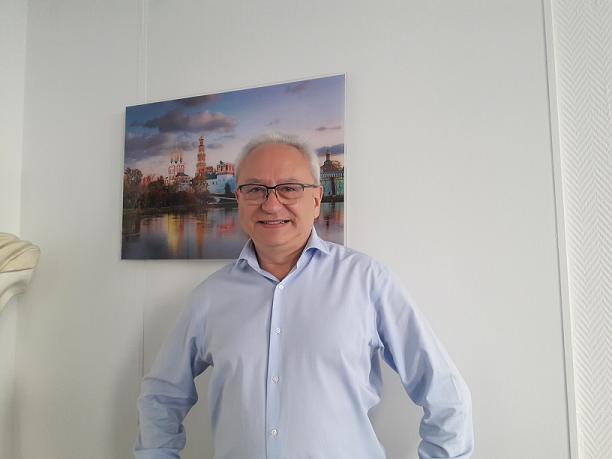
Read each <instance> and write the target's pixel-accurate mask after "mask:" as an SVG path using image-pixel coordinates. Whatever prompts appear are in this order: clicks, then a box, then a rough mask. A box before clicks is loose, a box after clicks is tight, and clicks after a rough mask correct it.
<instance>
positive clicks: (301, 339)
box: [135, 135, 473, 459]
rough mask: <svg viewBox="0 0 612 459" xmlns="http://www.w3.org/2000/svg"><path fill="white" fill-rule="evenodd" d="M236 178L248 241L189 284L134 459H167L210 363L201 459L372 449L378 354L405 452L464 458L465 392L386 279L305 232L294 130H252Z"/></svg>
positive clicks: (304, 196) (314, 201)
mask: <svg viewBox="0 0 612 459" xmlns="http://www.w3.org/2000/svg"><path fill="white" fill-rule="evenodd" d="M237 183H238V189H237V191H236V197H237V199H238V208H239V215H240V223H241V225H242V227H243V228H244V230H245V231H246V232H247V233H248V235H249V236H250V240H249V241H248V242H247V244H246V245H245V246H244V249H243V250H242V253H241V254H240V256H239V258H238V260H236V262H234V263H231V264H229V265H227V266H226V267H224V268H222V269H221V270H219V271H217V272H216V273H214V274H213V275H211V276H210V277H209V278H208V279H206V280H205V281H204V282H203V283H202V284H200V285H199V286H198V287H197V288H196V289H195V290H194V291H193V292H192V294H191V296H190V299H189V301H188V304H187V307H186V308H185V310H184V311H183V313H182V314H181V316H180V317H179V319H178V321H177V324H176V325H175V327H174V329H173V330H172V332H171V333H170V335H169V336H168V338H167V339H166V342H165V343H164V345H163V347H162V349H161V351H160V353H159V355H158V357H157V359H156V361H155V363H154V365H153V367H152V369H151V371H150V373H149V374H148V375H147V376H146V377H145V379H144V381H143V385H142V393H141V397H140V398H139V402H138V406H139V412H140V431H139V436H138V439H137V442H136V446H135V455H136V457H137V458H139V459H167V458H178V457H179V452H180V450H181V449H182V448H183V447H184V446H185V433H184V430H183V425H182V422H183V418H184V417H185V415H186V414H187V412H188V411H189V409H190V408H191V407H192V406H193V405H194V404H195V403H196V401H197V394H196V388H195V384H194V379H195V377H196V376H198V375H199V374H200V373H202V372H203V371H204V370H206V368H208V367H209V366H211V367H213V368H212V375H211V380H210V388H209V394H208V395H209V398H210V406H211V409H212V412H211V418H212V425H213V437H214V449H215V458H218V459H221V458H224V459H225V458H227V459H259V458H275V459H276V458H278V459H280V458H286V459H375V458H384V457H385V453H384V450H383V448H382V446H381V445H380V443H379V441H378V439H377V438H376V434H375V432H374V428H373V427H372V424H371V422H370V419H369V417H368V412H369V411H370V409H371V408H372V407H374V406H375V405H376V404H378V402H379V401H380V393H381V373H380V358H381V357H382V358H383V359H384V360H385V361H386V362H387V363H388V364H389V365H390V366H391V368H393V369H394V370H395V371H397V373H398V374H399V376H400V378H401V381H402V384H403V386H404V388H405V389H406V392H407V393H408V395H409V396H410V398H411V399H412V400H413V401H414V402H415V403H417V404H418V405H420V406H422V407H423V409H424V415H423V419H422V421H421V428H420V435H421V437H422V441H421V443H420V445H419V450H418V454H419V457H420V458H422V459H425V458H442V457H444V458H449V457H453V458H468V457H470V454H471V452H472V448H473V433H472V418H471V401H470V394H469V391H468V389H467V387H466V385H465V383H464V382H463V379H462V378H461V376H460V375H459V373H458V371H457V369H456V368H455V366H454V365H453V363H452V362H451V360H450V358H449V357H448V355H447V354H446V352H445V351H444V349H443V348H442V345H441V344H440V342H439V341H438V340H437V339H436V337H435V336H434V334H433V333H432V331H431V329H430V328H429V326H428V325H427V323H426V322H425V320H424V319H423V317H422V316H421V314H420V312H419V311H418V310H417V309H416V308H415V307H414V305H413V304H412V303H411V301H410V299H409V297H408V295H407V294H406V292H405V291H404V290H403V288H402V287H401V285H400V283H399V282H398V280H397V279H396V278H395V277H394V276H393V274H392V273H390V272H389V271H388V270H387V269H386V268H385V267H384V266H382V265H381V264H380V263H377V262H376V261H374V260H372V259H371V258H369V257H368V256H366V255H363V254H361V253H358V252H356V251H354V250H351V249H348V248H346V247H343V246H340V245H337V244H333V243H330V242H326V241H323V240H322V239H320V238H319V237H318V236H317V233H316V232H315V230H314V228H313V221H314V219H315V218H316V217H317V216H318V215H319V210H320V206H321V198H322V194H323V191H322V188H321V186H320V184H319V163H318V160H317V157H316V156H315V155H314V154H313V153H312V152H311V151H310V150H309V149H308V148H307V147H306V146H305V145H304V144H302V143H300V142H299V141H298V140H297V139H296V138H293V137H288V136H283V135H272V136H265V137H261V138H258V139H255V140H254V141H252V142H250V143H249V144H248V145H247V146H246V147H245V149H244V151H243V152H242V155H241V156H240V158H239V159H238V161H237Z"/></svg>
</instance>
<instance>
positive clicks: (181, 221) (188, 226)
mask: <svg viewBox="0 0 612 459" xmlns="http://www.w3.org/2000/svg"><path fill="white" fill-rule="evenodd" d="M315 227H316V229H317V233H319V236H321V237H322V238H323V239H327V240H329V241H333V242H337V243H339V244H342V243H344V203H342V202H335V203H331V202H324V203H322V204H321V215H320V217H319V218H318V219H317V221H316V222H315ZM247 238H248V237H247V235H246V234H245V233H244V231H242V228H241V227H240V223H239V221H238V209H237V208H236V207H228V208H206V209H201V210H197V211H193V210H191V211H183V212H180V211H176V212H161V213H158V214H148V215H142V214H125V215H124V216H123V243H122V247H121V258H123V259H168V258H176V259H188V258H196V259H198V258H206V259H235V258H237V257H238V255H239V254H240V250H242V246H243V245H244V243H245V242H246V240H247Z"/></svg>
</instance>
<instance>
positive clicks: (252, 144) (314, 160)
mask: <svg viewBox="0 0 612 459" xmlns="http://www.w3.org/2000/svg"><path fill="white" fill-rule="evenodd" d="M268 143H274V144H281V145H289V146H291V147H294V148H295V149H296V150H298V151H299V152H300V153H302V155H304V158H306V160H307V161H308V165H309V166H310V172H311V173H312V177H313V178H314V184H315V185H319V184H320V180H321V169H320V166H319V158H318V157H317V155H316V153H315V152H314V151H312V150H311V149H310V147H309V146H308V144H307V143H306V142H304V141H302V140H300V138H299V137H298V136H296V135H292V134H283V133H280V132H275V133H271V134H264V135H261V136H259V137H255V138H254V139H251V140H250V141H249V143H247V144H246V145H245V146H244V148H243V149H242V151H241V152H240V154H239V155H238V158H237V159H236V165H235V170H236V178H238V174H239V171H240V166H241V165H242V162H243V161H244V160H245V158H246V157H247V156H248V155H249V154H250V153H251V152H252V151H253V150H255V149H256V148H257V147H259V146H261V145H265V144H268Z"/></svg>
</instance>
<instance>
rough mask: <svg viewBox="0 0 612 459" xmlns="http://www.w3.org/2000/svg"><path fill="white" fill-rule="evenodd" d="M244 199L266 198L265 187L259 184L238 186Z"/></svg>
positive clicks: (256, 199)
mask: <svg viewBox="0 0 612 459" xmlns="http://www.w3.org/2000/svg"><path fill="white" fill-rule="evenodd" d="M240 192H241V193H242V194H243V195H244V199H247V200H249V201H263V200H264V199H265V198H266V187H265V186H260V185H245V186H241V187H240Z"/></svg>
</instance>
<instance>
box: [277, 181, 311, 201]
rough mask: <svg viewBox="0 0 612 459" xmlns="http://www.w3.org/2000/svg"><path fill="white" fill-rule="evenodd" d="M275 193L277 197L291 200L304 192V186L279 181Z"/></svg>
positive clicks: (299, 196)
mask: <svg viewBox="0 0 612 459" xmlns="http://www.w3.org/2000/svg"><path fill="white" fill-rule="evenodd" d="M276 193H277V194H278V197H279V198H281V199H283V200H286V201H292V200H295V199H299V198H301V197H302V195H303V194H304V187H303V186H302V185H300V184H298V183H281V184H280V185H277V187H276Z"/></svg>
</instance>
